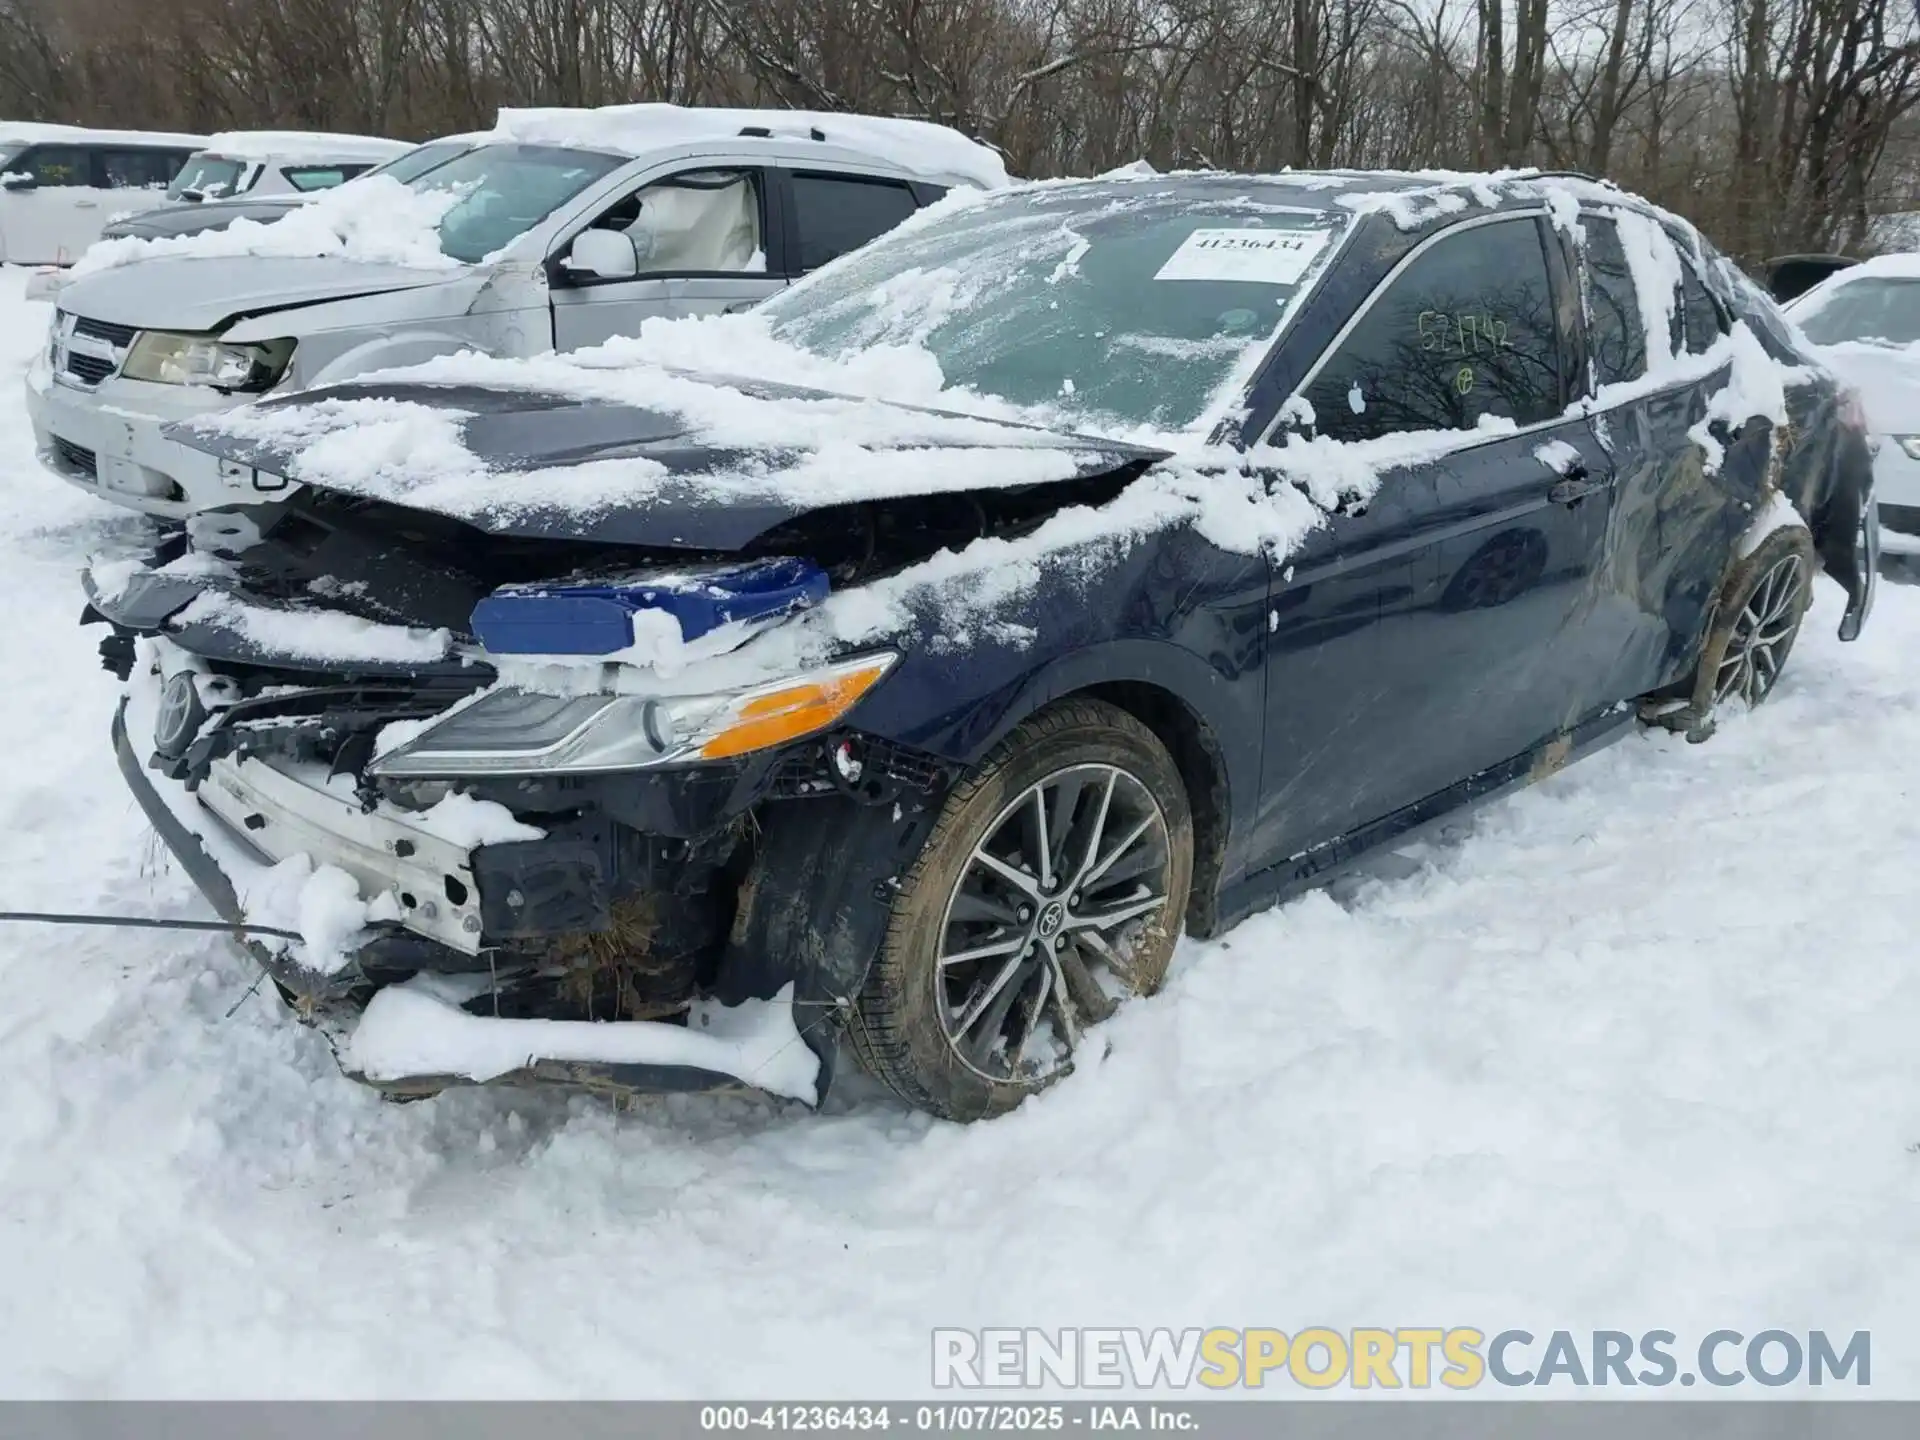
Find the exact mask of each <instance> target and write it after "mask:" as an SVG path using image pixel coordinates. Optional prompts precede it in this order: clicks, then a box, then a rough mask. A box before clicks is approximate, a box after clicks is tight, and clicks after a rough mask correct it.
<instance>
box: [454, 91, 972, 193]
mask: <svg viewBox="0 0 1920 1440" xmlns="http://www.w3.org/2000/svg"><path fill="white" fill-rule="evenodd" d="M488 138H489V139H492V140H497V141H506V142H519V143H521V144H530V145H560V146H569V147H573V148H577V149H583V150H602V151H608V152H611V153H613V154H616V155H628V156H634V157H638V156H641V155H646V154H650V153H652V152H653V151H655V150H658V149H661V148H662V147H665V146H674V145H683V144H687V143H712V142H715V141H738V140H742V139H746V140H749V141H751V140H753V139H760V140H784V141H795V140H800V141H807V142H809V143H819V144H823V145H827V146H832V147H835V148H837V149H840V150H844V151H851V152H854V153H856V154H859V155H863V156H866V157H869V158H872V159H876V160H880V161H884V162H886V163H888V164H891V165H893V166H896V167H898V168H899V169H900V170H902V171H904V172H906V173H907V174H910V175H918V176H925V177H927V178H928V179H936V178H937V179H941V180H946V181H949V182H953V183H961V184H968V185H976V186H979V187H981V188H983V189H997V188H998V187H1000V186H1003V185H1006V184H1008V183H1009V180H1008V176H1007V167H1006V164H1005V162H1004V161H1002V159H1001V158H1000V155H999V152H998V151H995V150H993V149H991V148H990V147H988V146H986V145H982V144H981V143H979V142H978V141H976V140H969V139H968V138H967V137H966V136H965V135H962V134H961V133H960V132H959V131H958V130H954V129H950V128H949V127H947V126H945V125H935V124H932V123H930V122H928V121H925V120H901V119H895V118H893V117H890V116H879V115H843V114H839V113H834V114H828V113H825V112H821V111H814V110H730V109H721V108H718V107H708V106H687V105H660V104H646V105H605V106H601V107H600V108H598V109H592V110H587V109H518V110H515V109H507V110H502V111H501V112H500V115H499V119H498V121H497V122H496V124H495V126H494V130H493V133H492V134H491V135H490V136H489V137H488Z"/></svg>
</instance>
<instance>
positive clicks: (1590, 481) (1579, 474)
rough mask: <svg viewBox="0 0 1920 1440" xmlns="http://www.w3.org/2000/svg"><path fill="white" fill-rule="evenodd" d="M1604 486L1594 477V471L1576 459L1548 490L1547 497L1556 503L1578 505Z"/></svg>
mask: <svg viewBox="0 0 1920 1440" xmlns="http://www.w3.org/2000/svg"><path fill="white" fill-rule="evenodd" d="M1604 488H1605V487H1604V485H1603V484H1602V483H1601V482H1600V481H1598V480H1596V479H1594V478H1593V474H1592V472H1591V471H1589V470H1588V469H1587V467H1586V466H1585V465H1583V464H1581V463H1580V462H1579V461H1578V460H1576V461H1574V462H1573V464H1571V465H1569V466H1568V467H1567V468H1566V470H1565V471H1563V472H1562V473H1561V476H1560V478H1559V479H1558V480H1556V481H1555V482H1554V484H1553V486H1552V488H1551V489H1549V490H1548V491H1547V499H1549V500H1551V501H1552V502H1553V503H1554V504H1556V505H1577V504H1578V503H1579V502H1580V501H1582V500H1584V499H1585V498H1586V497H1587V496H1589V495H1591V494H1593V492H1594V491H1596V490H1600V489H1604Z"/></svg>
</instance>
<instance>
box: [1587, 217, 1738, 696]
mask: <svg viewBox="0 0 1920 1440" xmlns="http://www.w3.org/2000/svg"><path fill="white" fill-rule="evenodd" d="M1581 234H1582V240H1581V244H1580V254H1581V268H1582V271H1583V275H1584V284H1585V291H1586V308H1587V314H1588V319H1589V327H1590V333H1591V337H1592V338H1591V349H1592V360H1593V363H1592V380H1593V398H1592V401H1591V406H1590V410H1591V417H1590V424H1591V428H1592V431H1593V435H1594V438H1595V440H1596V441H1597V442H1598V443H1599V445H1600V446H1601V448H1602V449H1603V450H1604V451H1605V452H1606V454H1607V457H1608V464H1609V466H1610V467H1611V469H1612V472H1613V475H1614V495H1613V512H1614V514H1613V537H1612V541H1611V545H1610V553H1609V557H1608V574H1607V584H1606V587H1605V589H1604V591H1603V592H1602V595H1601V597H1600V603H1601V605H1602V606H1603V607H1604V609H1605V611H1606V613H1607V614H1608V615H1609V616H1611V617H1612V620H1613V623H1614V625H1615V626H1616V627H1617V628H1618V630H1619V633H1620V644H1619V647H1618V650H1617V652H1616V656H1615V660H1614V665H1613V673H1612V676H1611V678H1610V680H1609V685H1610V687H1611V689H1612V691H1613V692H1614V694H1615V695H1617V696H1618V697H1619V698H1622V699H1626V698H1630V697H1633V696H1636V695H1643V694H1645V693H1647V692H1648V691H1651V690H1656V689H1658V688H1660V687H1661V686H1662V685H1664V684H1667V683H1668V682H1670V681H1673V680H1675V679H1678V678H1680V677H1681V676H1683V675H1684V674H1685V673H1686V671H1687V670H1688V669H1689V668H1690V667H1691V665H1692V663H1693V652H1694V649H1695V646H1696V643H1697V641H1698V640H1699V638H1700V636H1701V634H1702V632H1703V630H1704V628H1705V625H1706V620H1707V611H1708V608H1709V607H1710V606H1711V604H1712V602H1713V596H1714V592H1715V590H1716V589H1717V587H1718V585H1719V582H1720V578H1721V575H1722V574H1723V572H1724V571H1725V568H1726V565H1727V562H1728V560H1729V559H1730V557H1731V555H1732V547H1733V545H1734V542H1735V540H1736V538H1737V537H1738V535H1739V534H1740V532H1741V531H1742V530H1743V529H1744V528H1745V526H1746V524H1747V523H1748V521H1749V518H1750V513H1751V512H1750V509H1749V507H1750V506H1751V505H1752V504H1753V503H1754V502H1755V501H1757V500H1758V498H1759V493H1760V489H1761V486H1762V485H1763V484H1764V481H1765V475H1766V470H1767V466H1768V463H1769V459H1770V455H1771V446H1772V433H1771V428H1770V427H1769V426H1768V425H1767V423H1766V422H1765V421H1763V420H1749V421H1747V422H1746V423H1745V424H1743V425H1742V426H1740V427H1739V428H1738V430H1730V429H1728V428H1727V427H1725V426H1724V425H1721V424H1719V423H1718V422H1715V423H1714V424H1713V425H1711V426H1709V427H1708V428H1709V430H1710V431H1711V432H1712V433H1711V438H1712V439H1713V441H1714V443H1715V446H1716V448H1717V449H1718V450H1719V451H1720V452H1721V453H1720V454H1719V455H1718V456H1716V457H1713V458H1712V459H1711V460H1710V457H1709V455H1708V453H1707V451H1706V450H1704V449H1703V448H1702V447H1701V445H1700V444H1699V443H1698V441H1697V440H1696V439H1695V433H1696V429H1697V427H1699V426H1700V425H1701V423H1702V422H1703V421H1704V420H1705V419H1706V414H1707V405H1708V401H1709V399H1710V398H1711V397H1712V396H1713V395H1714V394H1715V393H1716V392H1718V391H1719V390H1720V389H1721V388H1722V387H1723V386H1725V385H1726V384H1727V383H1728V380H1729V369H1728V367H1727V366H1724V365H1723V366H1721V367H1719V368H1718V369H1717V370H1714V371H1712V372H1711V373H1709V374H1707V375H1705V376H1696V377H1693V378H1688V377H1687V376H1686V375H1685V372H1684V370H1681V369H1678V368H1677V367H1676V362H1678V364H1679V365H1682V366H1683V365H1684V364H1685V362H1686V361H1687V360H1688V359H1689V358H1690V357H1692V356H1697V355H1700V354H1703V353H1705V352H1706V351H1707V350H1708V349H1710V348H1711V347H1712V346H1713V344H1714V342H1715V341H1717V340H1718V339H1719V338H1720V336H1721V335H1722V333H1724V330H1725V327H1726V319H1725V317H1724V315H1723V314H1722V312H1721V309H1720V306H1719V304H1718V302H1716V301H1715V300H1714V298H1713V297H1712V295H1711V294H1710V293H1709V292H1708V290H1707V289H1706V287H1705V286H1704V285H1703V284H1702V283H1701V280H1700V277H1699V276H1698V274H1697V273H1695V271H1694V268H1693V265H1692V262H1691V261H1690V260H1689V259H1688V257H1687V256H1686V255H1684V254H1683V253H1682V252H1681V250H1680V248H1679V247H1677V246H1675V245H1674V244H1673V241H1672V238H1671V237H1670V236H1669V235H1668V234H1667V232H1666V231H1665V230H1664V229H1663V228H1662V227H1661V226H1660V225H1659V224H1657V223H1656V222H1655V221H1653V220H1651V219H1650V218H1648V217H1646V216H1644V215H1641V214H1639V213H1638V212H1637V211H1632V210H1627V209H1624V208H1623V209H1608V208H1604V207H1599V208H1595V209H1593V210H1591V211H1588V212H1586V213H1584V214H1583V215H1582V216H1581ZM1630 256H1639V257H1641V258H1640V261H1639V268H1640V270H1641V274H1640V275H1639V276H1638V277H1637V278H1636V275H1635V273H1634V272H1635V268H1636V267H1635V263H1634V262H1633V261H1632V260H1630V258H1629V257H1630ZM1655 276H1661V277H1665V280H1663V281H1662V282H1661V285H1660V289H1661V293H1659V294H1657V295H1649V294H1646V293H1644V287H1646V286H1647V285H1648V284H1649V283H1650V282H1651V281H1652V280H1653V279H1654V277H1655ZM1671 280H1678V281H1679V283H1678V284H1677V285H1671V286H1669V284H1668V283H1666V282H1667V281H1671ZM1650 369H1651V371H1652V373H1653V375H1654V377H1655V378H1656V379H1657V378H1658V376H1659V375H1660V374H1661V373H1662V372H1663V371H1665V372H1667V373H1669V374H1673V375H1674V376H1675V377H1676V378H1674V379H1673V380H1671V381H1670V382H1669V383H1667V384H1665V385H1659V386H1656V387H1652V388H1650V387H1649V386H1648V384H1647V383H1646V379H1647V376H1648V374H1649V370H1650ZM1695 369H1696V370H1697V369H1698V367H1697V365H1696V366H1695Z"/></svg>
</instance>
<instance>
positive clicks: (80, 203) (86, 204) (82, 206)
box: [73, 200, 100, 210]
mask: <svg viewBox="0 0 1920 1440" xmlns="http://www.w3.org/2000/svg"><path fill="white" fill-rule="evenodd" d="M73 208H74V209H76V210H98V209H99V208H100V202H99V201H98V200H75V201H74V202H73Z"/></svg>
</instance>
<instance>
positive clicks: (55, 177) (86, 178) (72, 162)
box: [7, 145, 93, 187]
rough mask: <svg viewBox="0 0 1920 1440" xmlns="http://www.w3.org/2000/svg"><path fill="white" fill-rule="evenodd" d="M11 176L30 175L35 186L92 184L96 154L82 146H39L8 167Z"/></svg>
mask: <svg viewBox="0 0 1920 1440" xmlns="http://www.w3.org/2000/svg"><path fill="white" fill-rule="evenodd" d="M7 172H8V173H9V174H12V175H31V176H32V177H33V183H34V184H35V185H39V186H42V187H46V186H53V185H91V184H93V152H92V151H91V150H88V149H86V148H85V147H83V146H80V145H36V146H34V147H33V148H32V149H31V150H29V151H27V153H26V154H24V155H22V156H21V157H20V158H19V159H18V160H15V161H13V162H12V163H11V164H9V165H8V166H7Z"/></svg>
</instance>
